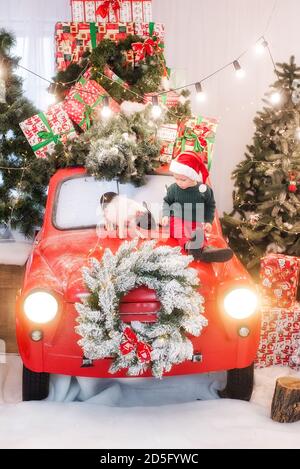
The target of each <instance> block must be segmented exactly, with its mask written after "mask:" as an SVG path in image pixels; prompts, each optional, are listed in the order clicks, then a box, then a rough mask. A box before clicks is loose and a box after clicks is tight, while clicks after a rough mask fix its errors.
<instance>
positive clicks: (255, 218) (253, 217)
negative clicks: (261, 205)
mask: <svg viewBox="0 0 300 469" xmlns="http://www.w3.org/2000/svg"><path fill="white" fill-rule="evenodd" d="M259 219H260V215H259V213H252V214H251V215H250V217H249V223H250V225H251V226H256V225H257V223H258V222H259Z"/></svg>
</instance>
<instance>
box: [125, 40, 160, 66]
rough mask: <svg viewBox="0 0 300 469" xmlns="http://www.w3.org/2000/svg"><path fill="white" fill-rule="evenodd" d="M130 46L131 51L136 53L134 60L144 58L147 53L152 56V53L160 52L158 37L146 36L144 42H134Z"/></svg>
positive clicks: (138, 60)
mask: <svg viewBox="0 0 300 469" xmlns="http://www.w3.org/2000/svg"><path fill="white" fill-rule="evenodd" d="M131 47H132V50H133V52H134V53H135V54H136V55H135V60H136V61H137V62H140V61H141V60H144V59H145V57H146V56H147V55H149V56H153V55H154V54H159V53H161V52H162V49H161V47H160V45H159V43H158V39H152V38H148V39H146V40H145V41H144V42H134V43H133V44H132V46H131Z"/></svg>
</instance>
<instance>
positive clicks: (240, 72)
mask: <svg viewBox="0 0 300 469" xmlns="http://www.w3.org/2000/svg"><path fill="white" fill-rule="evenodd" d="M232 64H233V66H234V69H235V74H236V76H237V78H244V76H245V70H243V69H242V67H241V64H240V62H239V61H238V60H234V61H233V62H232Z"/></svg>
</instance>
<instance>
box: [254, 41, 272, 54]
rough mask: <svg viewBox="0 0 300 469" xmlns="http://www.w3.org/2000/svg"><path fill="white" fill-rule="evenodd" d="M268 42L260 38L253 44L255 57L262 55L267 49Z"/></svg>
mask: <svg viewBox="0 0 300 469" xmlns="http://www.w3.org/2000/svg"><path fill="white" fill-rule="evenodd" d="M268 45H269V44H268V42H267V41H266V40H265V38H264V37H262V38H260V39H259V40H258V41H257V43H256V44H255V48H254V49H255V52H256V54H257V55H263V54H264V53H265V52H266V50H267V48H268Z"/></svg>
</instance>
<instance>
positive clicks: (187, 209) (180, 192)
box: [163, 183, 216, 223]
mask: <svg viewBox="0 0 300 469" xmlns="http://www.w3.org/2000/svg"><path fill="white" fill-rule="evenodd" d="M199 186H200V185H199V184H197V186H194V187H189V188H188V189H180V187H178V186H177V184H176V183H175V184H172V185H171V186H170V187H168V190H167V195H166V197H165V198H164V203H163V216H174V217H176V218H181V219H182V220H188V221H197V222H202V223H203V222H205V223H212V222H213V220H214V216H215V209H216V202H215V199H214V193H213V190H212V189H211V188H210V187H209V186H206V191H205V192H200V191H199Z"/></svg>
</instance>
